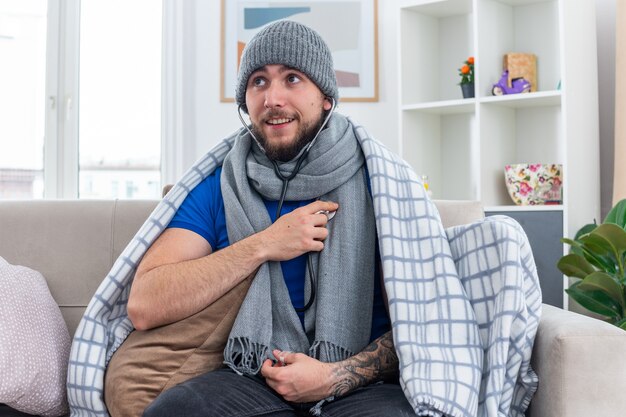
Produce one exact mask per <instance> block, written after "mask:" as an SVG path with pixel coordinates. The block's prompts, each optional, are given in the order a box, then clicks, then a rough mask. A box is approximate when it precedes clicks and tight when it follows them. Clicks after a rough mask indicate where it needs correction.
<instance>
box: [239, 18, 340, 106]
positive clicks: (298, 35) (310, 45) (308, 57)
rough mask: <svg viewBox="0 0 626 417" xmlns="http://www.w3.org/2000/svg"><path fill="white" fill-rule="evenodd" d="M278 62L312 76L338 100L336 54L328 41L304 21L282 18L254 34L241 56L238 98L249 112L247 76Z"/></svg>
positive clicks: (328, 93)
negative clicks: (334, 58) (334, 65)
mask: <svg viewBox="0 0 626 417" xmlns="http://www.w3.org/2000/svg"><path fill="white" fill-rule="evenodd" d="M275 64H281V65H285V66H287V67H291V68H294V69H297V70H298V71H300V72H302V73H304V74H305V75H306V76H307V77H309V78H310V79H311V81H313V82H314V83H315V84H316V85H317V86H318V88H319V89H320V90H321V91H322V94H324V95H325V96H327V97H332V98H333V99H334V100H335V102H337V101H338V100H339V92H338V90H337V78H335V70H334V69H333V57H332V55H331V53H330V49H329V48H328V45H326V42H324V40H323V39H322V37H321V36H320V35H319V34H318V33H317V32H315V31H314V30H313V29H311V28H309V27H307V26H305V25H303V24H300V23H297V22H293V21H289V20H280V21H278V22H276V23H272V24H270V25H268V26H267V27H265V28H264V29H263V30H261V31H260V32H259V33H257V34H256V35H254V37H253V38H252V40H251V41H250V42H249V43H248V44H247V45H246V47H245V49H244V51H243V54H242V56H241V63H240V64H239V75H238V77H237V86H236V89H235V100H236V102H237V104H238V105H239V104H242V105H243V109H244V110H245V111H246V112H247V111H248V109H247V108H246V88H247V85H248V78H249V77H250V75H252V73H253V72H254V71H256V70H257V69H259V68H261V67H263V66H265V65H275Z"/></svg>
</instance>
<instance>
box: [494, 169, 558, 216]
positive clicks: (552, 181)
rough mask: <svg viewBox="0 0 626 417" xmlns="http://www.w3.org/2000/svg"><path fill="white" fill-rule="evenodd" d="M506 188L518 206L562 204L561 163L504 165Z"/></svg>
mask: <svg viewBox="0 0 626 417" xmlns="http://www.w3.org/2000/svg"><path fill="white" fill-rule="evenodd" d="M504 178H505V180H506V188H507V190H508V191H509V195H510V196H511V199H512V200H513V201H514V202H515V204H517V205H518V206H527V205H536V204H561V203H562V202H563V197H562V195H563V194H562V190H563V166H562V165H561V164H511V165H507V166H505V167H504Z"/></svg>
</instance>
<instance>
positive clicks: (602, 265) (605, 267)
mask: <svg viewBox="0 0 626 417" xmlns="http://www.w3.org/2000/svg"><path fill="white" fill-rule="evenodd" d="M579 250H581V252H582V255H583V256H584V258H585V259H586V260H587V261H589V263H591V265H593V266H595V267H596V268H598V269H600V270H602V271H606V272H609V273H612V274H614V273H615V271H616V269H615V261H613V260H612V259H610V258H607V257H606V256H601V255H597V254H595V253H593V252H591V251H589V250H588V248H587V247H585V246H581V248H579Z"/></svg>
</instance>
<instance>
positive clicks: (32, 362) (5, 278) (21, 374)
mask: <svg viewBox="0 0 626 417" xmlns="http://www.w3.org/2000/svg"><path fill="white" fill-rule="evenodd" d="M70 343H71V342H70V335H69V332H68V330H67V325H66V324H65V321H64V320H63V316H62V315H61V311H60V310H59V307H58V305H57V303H56V302H55V301H54V299H53V298H52V295H51V294H50V290H49V289H48V285H47V284H46V280H45V279H44V277H43V276H42V275H41V274H40V273H39V272H37V271H33V270H32V269H30V268H26V267H24V266H15V265H11V264H9V263H8V262H7V261H6V260H4V259H3V258H2V257H0V403H4V404H6V405H8V406H9V407H12V408H14V409H16V410H19V411H22V412H25V413H29V414H36V415H41V416H46V417H48V416H61V415H64V414H66V413H67V411H68V406H67V395H66V385H65V380H66V374H67V363H68V360H69V354H70Z"/></svg>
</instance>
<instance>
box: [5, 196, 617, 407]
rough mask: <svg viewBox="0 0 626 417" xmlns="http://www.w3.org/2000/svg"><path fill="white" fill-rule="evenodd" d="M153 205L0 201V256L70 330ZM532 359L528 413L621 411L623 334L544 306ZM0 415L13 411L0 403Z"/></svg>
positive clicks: (461, 217)
mask: <svg viewBox="0 0 626 417" xmlns="http://www.w3.org/2000/svg"><path fill="white" fill-rule="evenodd" d="M156 203H157V202H156V201H112V200H111V201H88V200H80V201H77V200H57V201H0V256H2V257H4V258H5V259H6V260H7V261H9V262H10V263H12V264H18V265H25V266H28V267H30V268H33V269H35V270H37V271H40V272H41V273H42V274H43V275H44V276H45V277H46V279H47V281H48V285H49V287H50V290H51V292H52V295H53V297H54V298H55V300H56V301H57V303H58V304H59V306H60V308H61V311H62V313H63V316H64V318H65V321H66V323H67V325H68V328H69V330H70V334H73V333H74V331H75V329H76V327H77V325H78V322H79V321H80V318H81V316H82V314H83V311H84V309H85V307H86V305H87V303H88V302H89V300H90V299H91V296H92V295H93V294H94V292H95V290H96V288H97V287H98V285H99V284H100V282H101V281H102V279H103V278H104V276H105V275H106V274H107V272H108V271H109V269H110V268H111V266H112V264H113V262H114V260H115V259H116V258H117V256H118V255H119V254H120V252H121V251H122V249H124V247H125V245H126V244H127V242H128V241H130V239H131V237H132V236H133V235H134V233H135V232H136V231H137V230H138V229H139V226H140V225H141V224H142V223H143V221H144V220H145V219H146V218H147V217H148V215H149V214H150V212H151V211H152V209H153V208H154V207H155V205H156ZM437 206H438V208H439V211H440V214H441V217H442V220H443V223H444V225H446V226H452V225H456V224H463V223H468V222H471V221H473V220H476V219H478V218H481V217H482V216H483V215H484V214H483V210H482V206H481V205H480V203H476V202H458V201H438V202H437ZM0 319H1V318H0ZM532 362H533V367H534V369H535V371H536V372H537V373H538V374H539V377H540V383H539V390H538V392H537V394H536V395H535V398H534V399H533V401H532V403H531V409H530V415H531V416H532V417H583V416H584V417H590V416H621V415H624V414H625V413H626V412H625V411H624V410H626V395H624V393H625V392H626V332H624V331H622V330H619V329H617V328H615V327H613V326H611V325H609V324H606V323H603V322H601V321H598V320H595V319H592V318H589V317H585V316H582V315H579V314H576V313H572V312H568V311H564V310H561V309H558V308H554V307H551V306H548V305H544V306H543V315H542V318H541V322H540V325H539V330H538V334H537V338H536V341H535V348H534V351H533V359H532ZM2 415H13V414H11V411H10V410H7V409H6V408H4V407H1V406H0V416H2Z"/></svg>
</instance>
